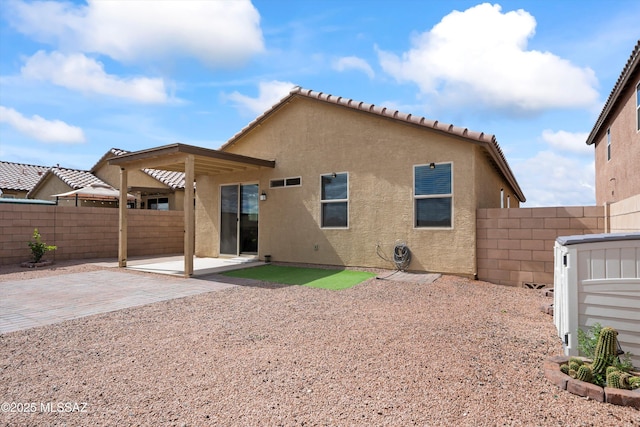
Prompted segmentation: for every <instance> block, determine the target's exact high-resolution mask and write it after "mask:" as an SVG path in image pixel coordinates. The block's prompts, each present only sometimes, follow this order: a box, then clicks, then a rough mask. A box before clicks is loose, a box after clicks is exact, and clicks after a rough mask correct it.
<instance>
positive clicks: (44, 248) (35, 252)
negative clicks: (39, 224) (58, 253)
mask: <svg viewBox="0 0 640 427" xmlns="http://www.w3.org/2000/svg"><path fill="white" fill-rule="evenodd" d="M33 240H35V241H33V242H29V243H28V244H29V248H31V256H32V257H33V262H36V263H37V262H40V260H41V259H42V257H43V256H44V254H45V253H47V252H49V251H55V250H56V249H58V247H57V246H52V245H47V244H46V243H44V242H43V241H42V236H40V233H39V232H38V229H37V228H36V229H34V230H33Z"/></svg>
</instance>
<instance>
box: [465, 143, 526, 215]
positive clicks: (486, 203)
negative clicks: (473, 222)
mask: <svg viewBox="0 0 640 427" xmlns="http://www.w3.org/2000/svg"><path fill="white" fill-rule="evenodd" d="M474 154H475V176H476V179H475V184H476V185H475V191H476V195H477V206H478V208H480V209H485V208H499V207H501V206H503V207H505V208H506V207H507V206H508V207H511V208H517V207H519V206H520V202H519V200H518V197H517V196H516V195H515V192H514V191H513V189H512V188H511V186H510V185H509V184H508V183H507V180H506V179H504V177H503V176H502V175H500V174H497V173H496V171H495V168H494V166H493V165H492V164H491V163H490V162H489V161H487V156H486V154H485V153H484V151H483V150H482V148H481V147H479V146H476V147H475V153H474ZM501 189H502V190H503V192H502V193H500V190H501ZM501 194H502V198H503V200H502V203H503V204H502V205H500V195H501Z"/></svg>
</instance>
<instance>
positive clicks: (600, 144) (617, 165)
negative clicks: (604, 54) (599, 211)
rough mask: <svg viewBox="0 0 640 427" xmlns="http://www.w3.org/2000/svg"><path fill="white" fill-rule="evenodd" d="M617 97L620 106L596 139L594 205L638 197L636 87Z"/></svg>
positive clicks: (634, 81)
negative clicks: (608, 151) (609, 144)
mask: <svg viewBox="0 0 640 427" xmlns="http://www.w3.org/2000/svg"><path fill="white" fill-rule="evenodd" d="M638 76H640V70H638V71H637V72H636V77H635V78H632V79H631V80H630V81H631V83H632V84H631V85H629V87H628V88H627V89H626V90H625V91H624V92H623V93H622V94H621V95H620V100H621V102H620V107H618V109H616V110H614V111H612V113H611V114H610V118H609V120H608V121H607V123H605V124H604V125H603V126H602V128H601V135H599V137H598V139H597V140H596V144H595V145H596V148H595V160H596V204H598V205H603V204H604V203H614V202H618V201H621V200H624V199H627V198H629V197H631V196H634V195H636V194H640V177H639V174H638V165H640V132H637V131H636V126H637V123H636V120H637V118H636V114H637V113H636V85H637V84H638V81H639V80H638V79H639V77H638ZM608 127H609V128H610V129H611V160H609V161H607V128H608Z"/></svg>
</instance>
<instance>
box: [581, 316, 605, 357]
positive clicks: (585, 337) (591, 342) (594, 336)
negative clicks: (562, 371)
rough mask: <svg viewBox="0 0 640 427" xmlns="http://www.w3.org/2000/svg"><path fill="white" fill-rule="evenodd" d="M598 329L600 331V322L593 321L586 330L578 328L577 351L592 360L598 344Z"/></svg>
mask: <svg viewBox="0 0 640 427" xmlns="http://www.w3.org/2000/svg"><path fill="white" fill-rule="evenodd" d="M600 331H602V325H601V324H600V323H594V324H593V326H591V328H589V331H587V332H585V331H583V330H582V329H580V328H578V351H579V352H580V354H581V355H582V356H584V357H586V358H587V359H592V360H593V357H594V354H595V352H596V345H597V344H598V337H600Z"/></svg>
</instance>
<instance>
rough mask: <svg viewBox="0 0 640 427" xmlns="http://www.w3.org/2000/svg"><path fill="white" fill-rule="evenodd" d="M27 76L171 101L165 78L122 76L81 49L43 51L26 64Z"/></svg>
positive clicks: (96, 90)
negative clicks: (67, 52)
mask: <svg viewBox="0 0 640 427" xmlns="http://www.w3.org/2000/svg"><path fill="white" fill-rule="evenodd" d="M22 75H23V76H24V77H27V78H31V79H37V80H45V81H50V82H52V83H53V84H56V85H58V86H62V87H65V88H67V89H72V90H77V91H81V92H85V93H97V94H101V95H109V96H115V97H118V98H126V99H130V100H133V101H137V102H144V103H164V102H167V100H168V97H167V94H166V89H165V84H164V81H163V80H162V79H158V78H155V79H150V78H146V77H134V78H127V79H122V78H120V77H118V76H114V75H110V74H107V73H106V72H105V70H104V66H103V64H102V63H100V62H98V61H96V60H95V59H92V58H88V57H86V56H85V55H83V54H81V53H75V54H69V55H65V54H62V53H60V52H52V53H50V54H47V53H46V52H43V51H39V52H37V53H36V54H35V55H33V56H32V57H31V58H29V59H28V60H27V62H26V63H25V65H24V66H23V67H22Z"/></svg>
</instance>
